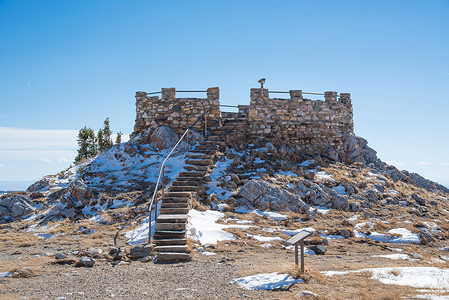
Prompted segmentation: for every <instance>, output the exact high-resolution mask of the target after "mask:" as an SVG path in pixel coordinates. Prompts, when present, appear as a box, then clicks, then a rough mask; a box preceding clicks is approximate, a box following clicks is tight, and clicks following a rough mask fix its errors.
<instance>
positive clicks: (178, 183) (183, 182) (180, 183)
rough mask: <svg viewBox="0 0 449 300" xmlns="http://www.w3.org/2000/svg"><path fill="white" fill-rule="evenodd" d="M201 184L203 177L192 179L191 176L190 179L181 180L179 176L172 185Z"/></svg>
mask: <svg viewBox="0 0 449 300" xmlns="http://www.w3.org/2000/svg"><path fill="white" fill-rule="evenodd" d="M200 184H201V179H197V180H192V179H191V178H190V180H179V178H178V179H176V181H174V182H173V183H172V184H171V185H172V186H199V185H200Z"/></svg>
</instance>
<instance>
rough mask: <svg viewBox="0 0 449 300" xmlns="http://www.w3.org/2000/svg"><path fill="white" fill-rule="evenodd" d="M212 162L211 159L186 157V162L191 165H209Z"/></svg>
mask: <svg viewBox="0 0 449 300" xmlns="http://www.w3.org/2000/svg"><path fill="white" fill-rule="evenodd" d="M212 163H213V161H212V159H187V160H186V164H189V165H193V166H209V165H211V164H212Z"/></svg>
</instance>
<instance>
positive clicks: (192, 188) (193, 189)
mask: <svg viewBox="0 0 449 300" xmlns="http://www.w3.org/2000/svg"><path fill="white" fill-rule="evenodd" d="M183 191H190V192H197V191H198V186H193V185H187V186H186V185H184V186H182V185H172V186H171V187H170V192H183Z"/></svg>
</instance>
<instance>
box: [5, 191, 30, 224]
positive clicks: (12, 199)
mask: <svg viewBox="0 0 449 300" xmlns="http://www.w3.org/2000/svg"><path fill="white" fill-rule="evenodd" d="M34 211H35V208H34V207H33V206H32V205H31V203H30V202H29V201H28V199H27V198H25V197H23V196H21V195H16V194H7V195H4V196H3V197H2V198H1V199H0V219H17V218H22V217H27V216H29V215H30V214H32V213H33V212H34Z"/></svg>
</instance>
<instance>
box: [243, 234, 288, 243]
mask: <svg viewBox="0 0 449 300" xmlns="http://www.w3.org/2000/svg"><path fill="white" fill-rule="evenodd" d="M246 235H247V236H249V237H252V238H253V239H255V240H257V241H259V242H271V241H277V240H278V241H279V240H282V238H280V237H278V236H261V235H254V234H249V233H247V234H246Z"/></svg>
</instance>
